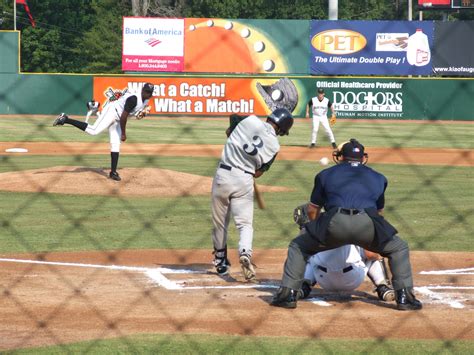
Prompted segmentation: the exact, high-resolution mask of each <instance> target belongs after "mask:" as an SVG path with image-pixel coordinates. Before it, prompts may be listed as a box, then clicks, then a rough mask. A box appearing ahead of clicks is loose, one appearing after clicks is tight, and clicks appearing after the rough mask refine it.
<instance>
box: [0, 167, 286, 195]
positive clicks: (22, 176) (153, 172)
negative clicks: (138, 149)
mask: <svg viewBox="0 0 474 355" xmlns="http://www.w3.org/2000/svg"><path fill="white" fill-rule="evenodd" d="M119 173H120V176H121V178H122V181H120V182H117V181H113V180H111V179H109V178H108V176H109V170H108V169H102V168H87V167H77V166H56V167H52V168H44V169H36V170H23V171H15V172H8V173H2V174H0V190H3V191H15V192H54V193H61V194H81V195H116V196H146V197H157V196H158V197H159V196H163V197H175V196H191V195H207V194H210V192H211V185H212V178H211V177H207V176H200V175H194V174H188V173H182V172H179V171H174V170H167V169H158V168H124V169H120V170H119ZM259 187H260V190H261V191H263V192H283V191H292V189H289V188H286V187H281V186H264V185H259Z"/></svg>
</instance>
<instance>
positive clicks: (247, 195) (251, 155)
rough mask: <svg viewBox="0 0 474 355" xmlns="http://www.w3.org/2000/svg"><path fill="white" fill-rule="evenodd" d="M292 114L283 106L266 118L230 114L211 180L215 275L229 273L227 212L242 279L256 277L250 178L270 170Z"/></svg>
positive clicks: (252, 193)
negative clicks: (236, 238)
mask: <svg viewBox="0 0 474 355" xmlns="http://www.w3.org/2000/svg"><path fill="white" fill-rule="evenodd" d="M292 125H293V116H292V115H291V113H290V112H288V111H287V110H286V109H283V108H278V109H276V110H275V111H273V112H272V113H271V114H270V115H269V116H268V117H267V121H266V122H263V121H261V120H260V119H259V118H258V117H257V116H254V115H251V116H247V117H246V116H239V115H231V116H230V126H229V128H228V129H227V131H226V134H227V137H228V139H227V142H226V144H225V146H224V149H223V151H222V156H221V160H220V162H219V164H218V165H217V171H216V174H215V176H214V180H213V183H212V192H211V194H212V222H213V230H212V241H213V245H214V265H215V267H216V271H217V273H218V274H219V275H226V274H228V272H229V267H230V263H229V260H228V259H227V231H228V226H229V221H230V215H231V214H232V215H233V217H234V221H235V225H236V227H237V229H238V231H239V236H240V239H239V262H240V265H241V268H242V271H243V273H244V276H245V279H246V280H248V281H254V280H255V279H256V273H255V269H254V267H253V265H252V262H251V258H252V241H253V226H252V224H253V201H254V185H253V184H254V178H258V177H260V176H262V174H263V173H264V172H265V171H267V170H268V169H270V166H271V165H272V163H273V162H274V161H275V158H276V155H277V153H278V151H279V150H280V144H279V142H278V138H277V136H278V135H279V136H283V135H287V134H288V133H289V131H290V128H291V126H292Z"/></svg>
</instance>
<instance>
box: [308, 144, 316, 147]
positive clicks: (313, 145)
mask: <svg viewBox="0 0 474 355" xmlns="http://www.w3.org/2000/svg"><path fill="white" fill-rule="evenodd" d="M308 148H316V144H315V143H311V144H310V145H309V146H308Z"/></svg>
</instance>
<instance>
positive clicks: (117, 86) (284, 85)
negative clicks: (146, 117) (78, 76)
mask: <svg viewBox="0 0 474 355" xmlns="http://www.w3.org/2000/svg"><path fill="white" fill-rule="evenodd" d="M145 82H150V83H153V84H154V85H155V89H154V92H153V96H152V98H151V99H150V107H151V111H150V114H171V115H173V114H177V115H181V116H183V115H184V116H185V115H197V116H200V115H203V116H228V115H230V114H232V113H238V114H244V115H245V114H248V115H250V114H255V115H258V116H266V115H268V114H269V113H270V112H271V111H272V110H274V109H275V108H276V107H286V108H287V109H288V110H289V111H291V112H295V111H296V112H297V111H298V110H300V111H301V110H302V108H304V105H305V103H304V102H302V101H301V100H298V93H299V92H301V85H300V83H299V81H298V80H296V81H293V80H289V79H287V78H281V79H279V78H273V79H272V78H224V77H221V78H218V77H216V78H214V77H207V78H201V77H197V78H191V77H169V78H160V77H148V78H146V77H145V78H142V77H135V78H133V77H94V100H96V101H99V102H100V103H101V104H102V107H103V106H104V104H105V102H106V101H107V98H108V97H110V94H109V93H112V92H116V91H121V92H122V91H123V90H125V89H127V91H129V92H132V93H140V92H141V88H142V86H143V84H144V83H145ZM299 101H300V105H301V107H302V108H301V107H297V106H298V102H299Z"/></svg>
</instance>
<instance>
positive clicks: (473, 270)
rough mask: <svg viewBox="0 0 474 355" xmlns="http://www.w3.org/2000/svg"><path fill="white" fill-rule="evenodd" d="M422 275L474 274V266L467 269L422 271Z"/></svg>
mask: <svg viewBox="0 0 474 355" xmlns="http://www.w3.org/2000/svg"><path fill="white" fill-rule="evenodd" d="M420 274H421V275H474V267H469V268H465V269H451V270H434V271H421V272H420Z"/></svg>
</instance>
